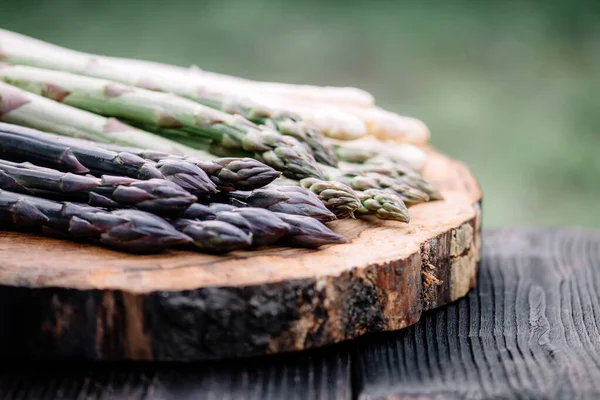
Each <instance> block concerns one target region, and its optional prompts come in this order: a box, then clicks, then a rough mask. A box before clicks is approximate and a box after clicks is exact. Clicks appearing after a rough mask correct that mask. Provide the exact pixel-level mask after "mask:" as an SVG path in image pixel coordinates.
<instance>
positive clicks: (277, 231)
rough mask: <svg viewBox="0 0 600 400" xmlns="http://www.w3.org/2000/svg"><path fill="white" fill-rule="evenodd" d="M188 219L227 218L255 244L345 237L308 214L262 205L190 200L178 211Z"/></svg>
mask: <svg viewBox="0 0 600 400" xmlns="http://www.w3.org/2000/svg"><path fill="white" fill-rule="evenodd" d="M182 216H183V217H185V218H189V219H198V220H204V221H206V220H217V221H224V222H228V223H230V224H232V225H235V226H237V227H238V228H240V229H242V230H243V231H245V232H248V233H249V234H251V235H252V238H253V244H254V245H257V246H261V245H269V244H274V243H276V242H278V241H281V243H284V244H287V245H290V246H296V247H309V248H312V247H319V246H323V245H327V244H336V243H344V242H345V241H346V240H345V239H344V238H343V237H341V236H339V235H338V234H336V233H334V232H333V231H331V230H330V229H329V228H327V227H326V226H325V225H323V224H322V223H321V222H319V221H317V220H316V219H314V218H311V217H305V216H299V215H290V214H284V213H279V212H272V211H269V210H266V209H262V208H252V207H245V208H238V207H235V206H231V205H228V204H219V203H215V204H211V205H210V206H205V205H201V204H194V205H192V206H191V207H189V208H188V209H187V210H185V211H184V212H183V213H182Z"/></svg>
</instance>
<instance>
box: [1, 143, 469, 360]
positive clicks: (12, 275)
mask: <svg viewBox="0 0 600 400" xmlns="http://www.w3.org/2000/svg"><path fill="white" fill-rule="evenodd" d="M428 152H429V160H428V162H427V165H426V167H425V172H424V174H425V176H426V177H427V178H429V179H430V180H431V181H432V182H433V183H435V184H436V185H438V186H439V187H440V188H441V189H442V193H443V195H444V197H445V200H444V201H437V202H431V203H427V204H421V205H417V206H415V207H412V208H411V209H410V213H411V217H412V221H411V223H410V224H409V225H406V224H401V223H396V222H383V221H379V220H376V219H371V218H369V219H365V220H343V221H337V222H335V223H332V224H331V227H332V228H333V229H334V230H335V231H336V232H338V233H340V234H342V235H344V236H345V237H347V238H349V239H351V240H352V242H351V243H349V244H343V245H336V246H329V247H327V248H324V249H320V250H306V249H290V248H268V249H265V250H261V251H253V252H241V251H240V252H234V253H232V254H230V255H229V256H225V257H224V256H211V255H205V254H198V253H193V252H184V251H171V252H166V253H164V254H161V255H152V256H139V255H129V254H124V253H120V252H115V251H111V250H108V249H104V248H101V247H97V246H94V245H87V244H78V243H72V242H68V241H62V240H55V239H48V238H44V237H41V236H36V235H29V234H21V233H7V232H2V233H1V236H0V284H1V286H0V300H1V301H2V303H1V304H3V306H2V307H0V353H2V354H8V355H17V356H23V355H30V356H41V357H55V356H60V357H74V358H85V359H102V360H118V359H142V360H178V361H193V360H200V359H210V358H213V359H214V358H229V357H238V356H249V355H257V354H265V353H277V352H285V351H295V350H302V349H307V348H313V347H318V346H322V345H326V344H330V343H336V342H340V341H343V340H347V339H352V338H355V337H358V336H360V335H362V334H364V333H367V332H373V331H383V330H395V329H400V328H404V327H406V326H409V325H412V324H414V323H415V322H417V321H418V320H419V318H420V316H421V314H422V312H423V311H426V310H428V309H432V308H436V307H439V306H441V305H444V304H447V303H449V302H451V301H453V300H456V299H458V298H460V297H462V296H464V295H465V294H466V293H467V292H468V290H469V289H470V288H472V287H473V286H474V284H475V275H476V270H477V265H478V261H479V257H480V202H481V191H480V189H479V187H478V185H477V183H476V181H475V179H474V178H473V177H472V175H471V174H470V172H469V170H468V169H467V168H466V167H465V166H464V165H463V164H461V163H459V162H457V161H453V160H451V159H449V158H447V157H445V156H443V155H441V154H439V153H437V152H436V151H434V150H432V149H428Z"/></svg>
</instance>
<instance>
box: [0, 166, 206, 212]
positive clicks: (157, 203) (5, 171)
mask: <svg viewBox="0 0 600 400" xmlns="http://www.w3.org/2000/svg"><path fill="white" fill-rule="evenodd" d="M0 189H5V190H10V191H13V192H18V193H25V194H32V195H41V196H43V195H44V193H52V194H54V195H55V196H53V197H55V198H63V199H64V198H66V199H68V200H77V201H79V200H81V201H85V202H87V203H88V204H90V205H92V206H98V207H105V208H127V207H130V206H133V207H136V208H139V209H140V210H144V211H148V212H152V213H155V214H174V213H178V212H181V211H182V210H185V209H186V208H187V207H189V206H190V205H191V204H193V203H195V202H196V200H197V198H196V196H193V195H191V194H190V193H188V192H186V191H185V190H183V189H182V188H181V187H179V186H178V185H176V184H174V183H172V182H169V181H166V180H163V179H150V180H147V181H140V180H136V179H132V178H127V177H117V176H109V175H105V176H102V177H101V178H96V177H93V176H89V175H86V176H81V175H73V174H71V173H63V172H60V171H56V170H53V169H49V168H41V167H38V166H35V165H33V164H29V163H22V164H16V163H12V162H9V161H5V160H0Z"/></svg>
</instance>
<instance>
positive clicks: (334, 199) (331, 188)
mask: <svg viewBox="0 0 600 400" xmlns="http://www.w3.org/2000/svg"><path fill="white" fill-rule="evenodd" d="M274 183H275V184H276V185H281V186H302V187H303V188H305V189H306V190H309V191H311V192H312V193H314V194H315V195H317V197H318V198H319V200H321V201H322V202H323V204H324V205H325V207H327V208H328V209H329V211H331V212H332V213H334V214H335V216H336V218H337V219H343V218H349V217H350V218H352V217H354V211H356V210H357V209H358V208H359V207H360V200H359V198H358V196H357V194H356V193H355V192H354V190H353V189H352V188H350V187H349V186H348V185H345V184H343V183H341V182H336V181H324V180H321V179H317V178H305V179H302V180H301V181H294V180H292V179H286V178H279V179H277V180H275V182H274Z"/></svg>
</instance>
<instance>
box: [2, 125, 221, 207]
mask: <svg viewBox="0 0 600 400" xmlns="http://www.w3.org/2000/svg"><path fill="white" fill-rule="evenodd" d="M0 155H2V157H3V158H7V159H11V160H13V161H30V162H32V163H34V164H37V165H40V166H44V167H49V168H54V169H58V170H63V171H67V172H73V173H78V174H81V173H87V172H90V173H92V174H94V175H97V176H100V175H117V176H126V177H130V178H136V179H141V180H148V179H151V178H160V179H167V180H169V181H173V182H175V183H177V184H180V186H182V185H183V186H184V187H183V188H184V189H186V190H187V191H189V192H190V193H192V194H197V195H203V196H204V195H207V194H210V193H215V192H216V191H217V189H216V186H215V185H214V184H213V183H212V181H211V180H210V178H209V177H208V176H207V175H206V173H205V172H204V171H202V170H200V168H198V167H196V166H195V165H193V164H191V163H183V162H178V161H177V160H168V161H165V162H159V163H158V164H156V163H154V162H152V161H148V160H144V159H143V158H141V157H139V156H137V155H134V154H130V153H125V152H122V153H115V152H112V151H108V150H104V149H102V148H99V147H94V146H91V145H76V144H75V143H70V142H69V143H67V142H61V141H60V140H56V136H54V135H50V134H47V133H44V132H40V131H37V130H34V129H28V128H23V127H20V126H16V125H11V124H4V123H0Z"/></svg>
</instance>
